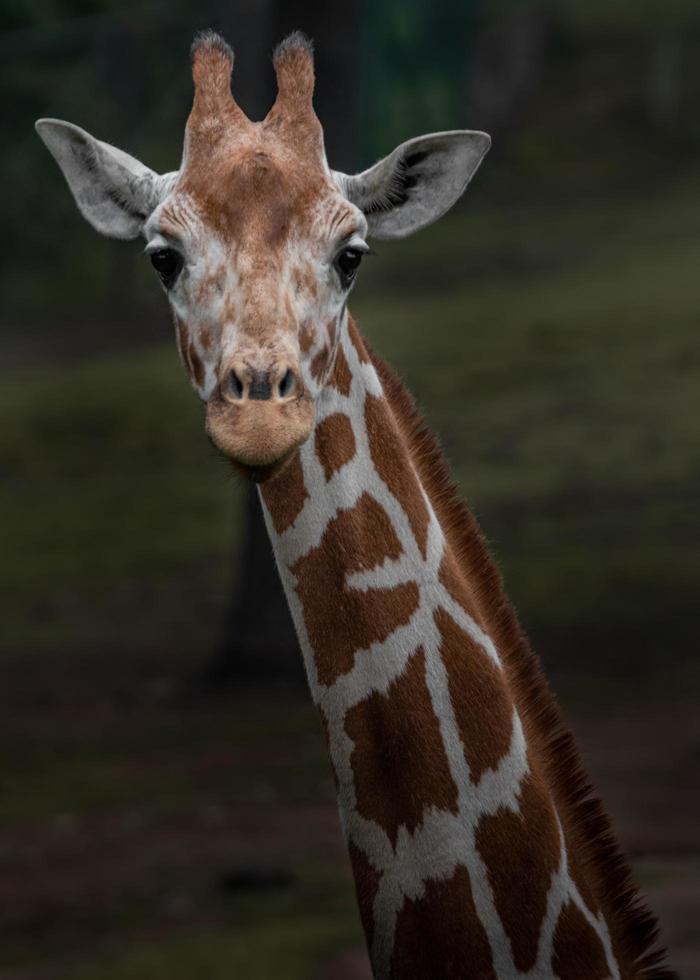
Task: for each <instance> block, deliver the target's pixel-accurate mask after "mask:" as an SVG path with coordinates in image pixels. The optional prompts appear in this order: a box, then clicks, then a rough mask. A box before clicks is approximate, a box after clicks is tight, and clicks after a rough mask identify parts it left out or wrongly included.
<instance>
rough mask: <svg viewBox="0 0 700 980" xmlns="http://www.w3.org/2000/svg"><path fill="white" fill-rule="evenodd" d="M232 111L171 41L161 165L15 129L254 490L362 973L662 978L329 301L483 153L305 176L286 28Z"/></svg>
mask: <svg viewBox="0 0 700 980" xmlns="http://www.w3.org/2000/svg"><path fill="white" fill-rule="evenodd" d="M273 62H274V67H275V71H276V75H277V83H278V93H277V97H276V100H275V102H274V105H273V107H272V108H271V110H270V112H269V113H268V115H267V116H266V117H265V119H264V120H263V121H261V122H252V121H251V120H249V119H248V118H247V116H246V115H245V114H244V113H243V111H242V110H241V109H240V107H239V106H238V105H237V103H236V102H235V100H234V98H233V96H232V93H231V87H230V83H231V73H232V68H233V53H232V51H231V49H230V48H229V46H228V45H227V44H226V42H225V41H224V40H223V39H222V38H221V37H219V36H218V35H216V34H213V33H212V32H205V33H203V34H201V35H199V36H198V37H197V38H196V39H195V43H194V45H193V48H192V74H193V81H194V88H195V95H194V101H193V106H192V110H191V113H190V116H189V119H188V122H187V126H186V130H185V140H184V150H183V158H182V163H181V166H180V169H179V170H178V171H177V172H173V173H169V174H165V175H159V174H156V173H154V172H153V171H152V170H150V169H149V168H147V167H146V166H144V165H143V164H141V163H140V162H139V161H137V160H136V159H134V158H133V157H131V156H129V155H128V154H126V153H124V152H122V151H121V150H117V149H116V148H114V147H111V146H109V145H108V144H106V143H103V142H101V141H99V140H96V139H95V138H94V137H92V136H91V135H89V134H88V133H86V132H85V131H84V130H82V129H80V128H78V127H77V126H74V125H72V124H69V123H65V122H61V121H59V120H51V119H44V120H39V122H38V123H37V129H38V132H39V134H40V136H41V137H42V139H43V140H44V142H45V143H46V145H47V146H48V148H49V150H50V151H51V153H52V154H53V156H54V157H55V159H56V160H57V162H58V164H59V166H60V167H61V169H62V171H63V173H64V176H65V178H66V180H67V182H68V185H69V187H70V189H71V191H72V193H73V195H74V197H75V200H76V203H77V206H78V208H79V209H80V211H81V212H82V214H83V215H84V216H85V217H86V218H87V219H88V221H89V222H90V223H91V224H92V225H93V226H94V227H95V228H96V229H97V230H98V231H100V232H102V233H104V234H107V235H111V236H113V237H117V238H135V237H138V236H139V235H142V236H143V237H144V238H145V240H146V253H147V255H148V256H150V259H151V262H152V264H153V266H154V268H155V270H156V272H157V273H158V275H159V277H160V279H161V282H162V284H163V288H164V290H165V292H166V294H167V296H168V299H169V301H170V304H171V307H172V310H173V315H174V321H175V327H176V338H177V343H178V347H179V352H180V357H181V360H182V362H183V365H184V367H185V369H186V371H187V374H188V375H189V377H190V380H191V382H192V384H193V386H194V388H195V390H196V391H197V393H198V394H199V396H200V397H201V399H202V400H203V402H204V404H205V407H206V430H207V433H208V435H209V437H210V439H211V441H212V442H213V443H214V445H215V446H216V447H217V449H219V450H220V451H221V452H222V453H223V454H224V455H225V456H226V457H228V458H229V459H230V460H231V462H232V463H233V464H234V466H235V467H236V468H237V469H238V470H239V471H241V472H242V473H244V474H245V475H246V476H248V477H249V478H251V479H253V480H254V481H256V482H257V483H258V485H259V493H260V498H261V502H262V505H263V509H264V514H265V521H266V525H267V528H268V531H269V536H270V540H271V542H272V547H273V550H274V554H275V558H276V561H277V565H278V568H279V573H280V575H281V578H282V582H283V585H284V589H285V593H286V596H287V600H288V602H289V606H290V609H291V613H292V617H293V620H294V623H295V626H296V629H297V632H298V635H299V640H300V645H301V648H302V651H303V655H304V661H305V666H306V671H307V675H308V680H309V686H310V690H311V694H312V697H313V700H314V702H315V704H316V705H317V707H318V709H319V712H320V717H321V723H322V728H323V731H324V734H325V739H326V742H327V746H328V752H329V755H330V760H331V766H332V771H333V775H334V779H335V785H336V789H337V797H338V804H339V811H340V818H341V824H342V829H343V832H344V835H345V838H346V841H347V846H348V851H349V857H350V861H351V866H352V871H353V876H354V880H355V886H356V894H357V901H358V907H359V913H360V918H361V921H362V925H363V927H364V931H365V935H366V940H367V946H368V950H369V954H370V959H371V963H372V969H373V972H374V975H375V976H376V977H378V978H404V980H405V978H418V980H420V978H426V980H427V978H431V980H440V978H460V980H472V978H473V980H513V978H515V977H519V978H525V977H526V978H530V980H541V978H551V980H584V978H585V980H636V978H639V980H642V978H645V980H669V978H672V977H673V976H674V975H675V974H673V973H672V971H671V970H669V969H668V968H667V967H666V966H665V953H664V951H663V950H662V949H661V948H660V947H659V946H658V944H657V925H656V922H655V919H654V917H653V915H652V914H651V912H650V911H649V910H648V909H647V908H646V906H645V905H644V903H643V900H642V899H641V897H640V895H639V893H638V891H637V889H636V887H635V885H634V884H633V882H632V879H631V877H630V874H629V871H628V868H627V866H626V863H625V861H624V858H623V857H622V855H621V852H620V850H619V848H618V845H617V842H616V840H615V837H614V835H613V832H612V829H611V826H610V824H609V821H608V819H607V817H606V815H605V813H604V811H603V808H602V806H601V804H600V802H599V801H598V800H597V799H596V797H595V796H594V795H593V792H592V790H591V787H590V784H589V782H588V779H587V777H586V775H585V773H584V770H583V768H582V765H581V763H580V761H579V757H578V754H577V750H576V748H575V745H574V741H573V738H572V736H571V734H570V732H569V731H568V729H567V728H566V727H565V725H564V723H563V722H562V720H561V717H560V714H559V710H558V708H557V706H556V703H555V700H554V698H553V696H552V695H551V693H550V691H549V688H548V686H547V684H546V681H545V680H544V678H543V675H542V673H541V671H540V668H539V665H538V661H537V659H536V658H535V656H534V654H533V653H532V652H531V650H530V648H529V646H528V643H527V640H526V638H525V636H524V634H523V632H522V629H521V627H520V625H519V623H518V620H517V617H516V614H515V612H514V610H513V608H512V606H511V605H510V603H509V602H508V600H507V598H506V595H505V591H504V588H503V584H502V580H501V577H500V574H499V572H498V571H497V569H496V567H495V565H494V563H493V561H492V559H491V558H490V556H489V554H488V551H487V548H486V545H485V543H484V540H483V537H482V535H481V532H480V530H479V527H478V525H477V523H476V521H475V519H474V517H473V516H472V514H471V512H470V511H469V509H468V508H467V506H466V504H465V503H463V502H462V501H461V500H460V498H459V496H458V494H457V491H456V489H455V487H454V485H453V484H452V482H451V480H450V476H449V471H448V468H447V465H446V463H445V460H444V457H443V455H442V452H441V450H440V447H439V444H438V442H437V440H436V439H435V437H434V436H433V435H432V433H431V432H430V431H429V429H428V428H427V426H426V425H425V423H424V422H423V420H422V418H421V416H420V414H419V413H418V410H417V409H416V407H415V405H414V403H413V400H412V398H411V396H410V395H409V394H408V393H407V391H406V389H405V388H404V387H403V385H402V383H401V381H400V380H399V379H398V378H397V377H396V375H394V374H393V372H392V371H391V369H390V368H389V367H388V366H387V365H386V364H385V363H384V361H383V360H382V359H381V358H380V357H379V356H378V355H377V354H375V353H374V352H373V350H372V349H371V347H370V346H369V344H368V342H367V341H366V340H365V339H364V338H363V337H362V335H361V334H360V332H359V330H358V328H357V326H356V324H355V322H354V320H353V319H352V317H351V315H350V313H349V311H348V305H347V301H348V294H349V292H350V290H351V288H352V285H353V282H354V280H355V277H356V274H357V271H358V268H359V266H360V263H361V260H362V258H363V256H364V255H365V254H366V253H367V252H368V251H369V247H368V245H367V242H366V239H367V238H370V237H373V236H374V237H377V238H386V239H391V238H398V237H402V236H404V235H407V234H410V233H411V232H413V231H416V230H418V229H419V228H421V227H423V226H424V225H426V224H428V223H429V222H431V221H434V220H435V219H437V218H438V217H440V216H441V215H442V214H443V213H444V212H445V211H447V210H448V208H450V207H451V206H452V204H454V202H455V201H456V200H457V199H458V198H459V197H460V196H461V194H462V193H463V191H464V190H465V188H466V186H467V184H468V183H469V180H470V179H471V177H472V176H473V174H474V173H475V171H476V170H477V168H478V166H479V165H480V163H481V160H482V158H483V156H484V155H485V153H486V151H487V150H488V147H489V143H490V141H489V138H488V136H487V135H486V134H484V133H480V132H475V131H454V132H447V133H437V134H431V135H428V136H423V137H419V138H417V139H413V140H409V141H408V142H406V143H403V144H401V145H400V146H399V147H397V148H396V149H395V150H394V151H393V152H392V153H391V154H390V155H389V156H388V157H386V158H385V159H383V160H381V161H380V162H379V163H377V164H375V165H374V166H373V167H371V168H369V169H368V170H366V171H364V172H363V173H361V174H359V175H355V176H349V175H345V174H341V173H339V172H336V171H333V170H331V169H330V167H329V165H328V163H327V160H326V156H325V152H324V148H323V133H322V129H321V125H320V123H319V121H318V119H317V117H316V115H315V113H314V110H313V105H312V93H313V87H314V69H313V55H312V49H311V45H310V42H308V41H307V40H306V39H305V37H304V36H303V35H301V34H299V33H295V34H293V35H291V36H290V37H289V38H287V39H286V40H285V41H283V42H282V44H281V45H280V46H279V47H278V48H277V49H276V51H275V54H274V56H273Z"/></svg>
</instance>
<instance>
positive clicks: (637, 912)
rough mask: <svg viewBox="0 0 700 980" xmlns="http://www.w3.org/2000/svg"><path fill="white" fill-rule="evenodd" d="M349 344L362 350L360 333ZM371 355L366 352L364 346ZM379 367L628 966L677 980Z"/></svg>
mask: <svg viewBox="0 0 700 980" xmlns="http://www.w3.org/2000/svg"><path fill="white" fill-rule="evenodd" d="M349 329H350V337H351V339H352V341H353V344H354V345H355V347H356V349H357V350H358V355H359V352H360V350H361V349H362V346H363V340H362V338H360V336H359V334H358V332H357V329H356V327H355V325H354V323H353V322H352V321H351V323H350V325H349ZM364 344H365V346H366V342H364ZM371 358H372V363H373V364H374V367H375V369H376V371H377V373H378V374H379V377H380V380H381V382H382V385H383V387H384V391H385V394H386V396H387V399H388V401H389V404H390V406H391V408H392V410H393V411H394V412H395V413H396V416H397V418H398V420H399V423H400V426H401V429H402V431H403V433H404V436H405V438H406V441H407V444H408V446H409V447H410V452H411V457H412V459H413V462H414V464H415V465H416V467H417V469H418V473H419V476H420V479H421V482H422V484H423V486H424V487H425V488H426V490H427V492H428V496H429V497H430V499H431V502H432V504H433V507H435V510H436V512H437V514H438V518H439V520H440V524H441V526H442V528H443V530H444V531H445V534H446V536H447V538H448V541H449V543H450V546H451V548H452V549H453V550H454V553H455V555H456V557H457V560H458V562H459V565H460V568H462V569H463V572H464V575H465V578H466V579H467V581H468V582H469V584H470V588H471V593H472V596H473V600H474V602H475V603H476V605H477V608H478V609H479V610H480V617H479V618H480V619H481V620H482V621H483V622H484V623H487V624H488V630H489V633H490V635H491V637H492V639H493V641H494V643H495V645H496V648H497V649H498V651H499V653H500V654H501V657H502V658H503V659H504V662H505V665H506V670H507V673H508V678H509V683H510V686H511V690H512V691H513V693H514V697H515V701H516V704H517V706H518V709H519V711H520V714H521V718H522V720H523V724H524V727H525V733H526V737H527V741H528V745H529V746H530V749H531V751H532V754H533V756H534V757H535V758H537V759H538V760H540V762H541V763H542V765H543V768H544V776H545V779H546V781H547V785H548V786H549V788H550V790H551V792H552V794H553V797H554V802H555V805H556V808H557V812H558V813H559V817H560V819H561V821H562V824H563V827H564V832H565V834H566V835H568V834H571V833H572V832H573V833H574V835H575V836H574V838H573V839H574V840H575V841H576V842H578V843H579V844H580V849H581V853H580V858H581V865H582V867H583V868H584V869H585V873H586V874H587V876H588V879H589V883H590V887H591V888H592V889H593V891H594V893H595V895H596V898H597V899H598V901H599V904H600V908H601V910H602V911H603V913H604V915H605V918H606V921H607V923H608V926H609V928H610V931H611V935H612V939H613V942H614V944H615V946H616V948H617V949H618V950H619V959H620V960H621V963H622V965H623V973H624V972H625V970H624V963H625V962H626V963H627V964H632V963H634V964H635V966H634V967H633V968H631V969H632V972H633V975H634V971H636V976H637V977H638V978H639V980H676V977H677V975H676V974H675V973H674V971H672V970H669V969H668V968H667V967H666V965H665V959H666V951H665V950H664V949H663V947H661V946H660V945H659V944H658V924H657V922H656V919H655V917H654V915H653V914H652V913H651V911H650V910H649V909H648V908H647V906H646V905H645V904H644V902H643V900H642V898H641V896H640V895H639V892H638V890H637V888H636V886H635V884H634V882H633V881H632V878H631V876H630V873H629V869H628V867H627V864H626V861H625V859H624V857H623V856H622V854H621V852H620V849H619V846H618V844H617V841H616V838H615V835H614V834H613V831H612V828H611V825H610V821H609V819H608V817H607V816H606V814H605V811H604V810H603V807H602V804H601V803H600V800H599V799H597V798H596V796H595V795H594V793H593V790H592V787H591V785H590V782H589V780H588V778H587V776H586V773H585V771H584V769H583V766H582V764H581V761H580V757H579V754H578V751H577V749H576V745H575V742H574V739H573V736H572V735H571V732H570V731H569V729H568V728H567V727H566V725H565V724H564V723H563V721H562V718H561V715H560V713H559V709H558V707H557V704H556V702H555V700H554V698H553V697H552V694H551V692H550V690H549V688H548V686H547V682H546V681H545V679H544V677H543V675H542V672H541V669H540V665H539V661H538V659H537V657H536V656H535V655H534V653H533V652H532V650H531V649H530V646H529V644H528V642H527V639H526V637H525V636H524V634H523V632H522V629H521V627H520V624H519V622H518V618H517V616H516V614H515V611H514V609H513V607H512V606H511V604H510V602H509V601H508V598H507V596H506V593H505V590H504V588H503V581H502V579H501V575H500V573H499V572H498V569H497V568H496V566H495V564H494V562H493V560H492V559H491V556H490V555H489V553H488V548H487V546H486V543H485V541H484V538H483V536H482V534H481V530H480V529H479V526H478V524H477V521H476V519H475V518H474V516H473V514H472V513H471V511H470V510H469V508H468V507H467V505H466V503H465V502H464V501H463V500H462V499H461V497H460V495H459V493H458V491H457V488H456V487H455V485H454V483H453V482H452V480H451V477H450V473H449V468H448V466H447V463H446V461H445V458H444V456H443V453H442V450H441V448H440V444H439V442H438V440H437V439H436V437H435V436H434V434H433V433H432V432H431V431H430V429H429V428H428V426H427V425H426V423H425V421H424V419H423V418H422V416H421V415H420V413H419V412H418V411H417V409H416V406H415V403H414V401H413V399H412V398H411V396H410V395H409V394H408V392H407V391H406V389H405V388H404V386H403V385H402V383H401V381H400V380H399V379H398V378H397V376H396V375H395V374H394V373H393V372H392V370H391V369H390V368H389V367H388V366H387V365H386V363H385V362H384V361H383V360H382V359H381V358H380V357H378V356H377V355H376V354H374V353H372V354H371Z"/></svg>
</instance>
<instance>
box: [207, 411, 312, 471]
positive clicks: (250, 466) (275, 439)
mask: <svg viewBox="0 0 700 980" xmlns="http://www.w3.org/2000/svg"><path fill="white" fill-rule="evenodd" d="M313 421H314V408H313V403H312V402H311V399H310V398H308V397H307V396H302V397H300V398H297V399H293V400H290V401H287V402H271V403H261V402H252V403H247V404H244V405H232V404H230V403H229V402H225V401H223V400H222V399H216V400H211V401H209V402H208V403H207V418H206V431H207V435H208V436H209V438H210V439H211V441H212V443H213V444H214V446H215V447H216V449H218V450H219V452H220V453H222V454H223V455H224V456H226V457H227V458H228V459H229V460H231V462H232V463H233V465H234V466H235V467H236V469H237V470H238V471H239V472H240V473H242V474H243V475H244V476H246V477H248V479H250V480H253V481H254V482H255V483H264V482H265V481H266V480H269V479H270V478H271V477H274V476H277V475H278V474H279V473H280V472H281V471H282V470H283V469H284V467H285V466H286V465H287V463H288V462H289V460H290V459H291V458H292V456H293V455H294V452H295V450H296V449H298V447H299V446H300V445H301V444H302V443H303V442H306V440H307V439H308V437H309V435H310V433H311V429H312V427H313Z"/></svg>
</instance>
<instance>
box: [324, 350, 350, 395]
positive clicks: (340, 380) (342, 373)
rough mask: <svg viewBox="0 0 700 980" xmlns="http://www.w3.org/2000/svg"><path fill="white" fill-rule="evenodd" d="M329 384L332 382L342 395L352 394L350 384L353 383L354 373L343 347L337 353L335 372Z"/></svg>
mask: <svg viewBox="0 0 700 980" xmlns="http://www.w3.org/2000/svg"><path fill="white" fill-rule="evenodd" d="M329 384H332V385H333V387H334V388H336V389H337V390H338V391H339V392H340V394H341V395H345V397H346V398H347V396H348V395H349V394H350V385H351V384H352V374H351V373H350V367H349V365H348V362H347V360H346V358H345V354H344V353H343V349H342V347H339V348H338V350H337V351H336V355H335V363H334V364H333V374H332V375H331V379H330V382H329Z"/></svg>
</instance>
